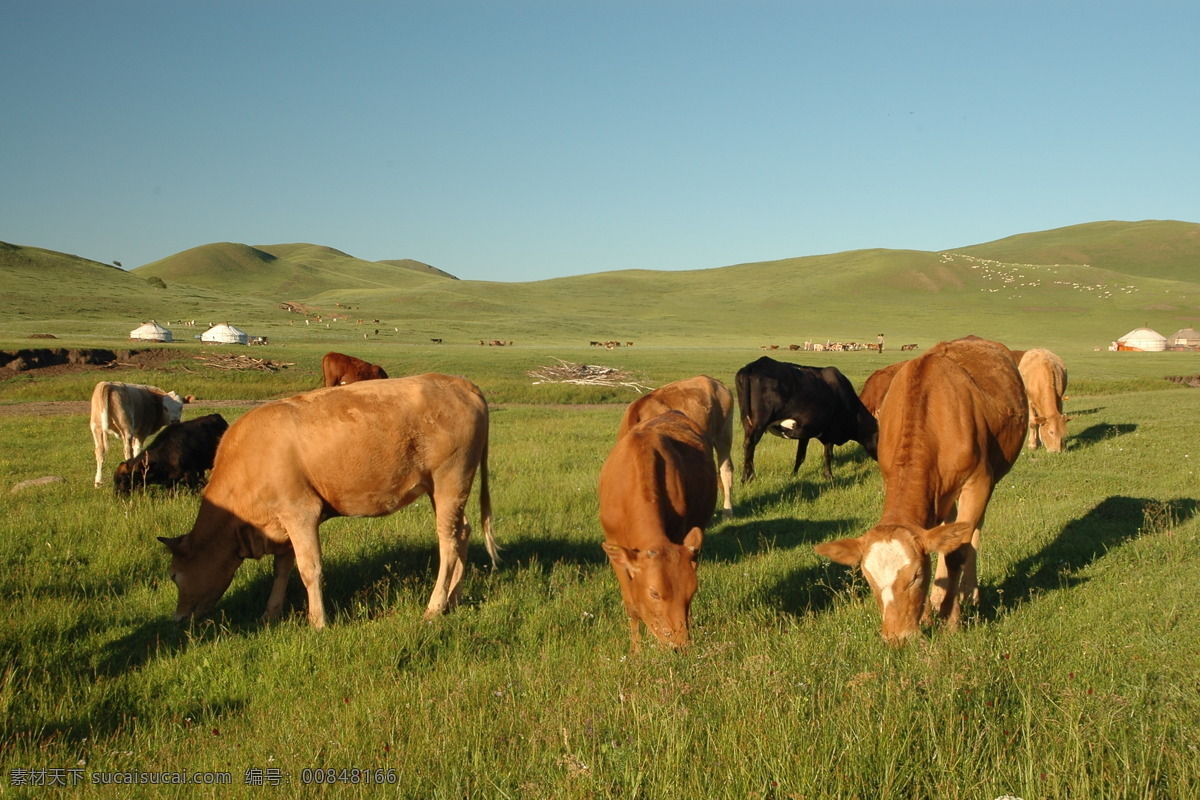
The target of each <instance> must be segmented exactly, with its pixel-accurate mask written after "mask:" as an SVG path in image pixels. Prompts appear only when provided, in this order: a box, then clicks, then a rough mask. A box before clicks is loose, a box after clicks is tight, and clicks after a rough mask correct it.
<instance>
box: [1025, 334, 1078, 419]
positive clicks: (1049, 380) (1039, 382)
mask: <svg viewBox="0 0 1200 800" xmlns="http://www.w3.org/2000/svg"><path fill="white" fill-rule="evenodd" d="M1019 370H1020V373H1021V380H1022V381H1023V382H1024V384H1025V392H1026V393H1027V394H1028V395H1029V401H1030V403H1032V404H1033V407H1034V408H1035V409H1036V410H1037V412H1038V413H1040V414H1051V413H1054V412H1060V413H1061V412H1062V398H1063V394H1064V393H1065V392H1066V390H1067V367H1066V364H1064V363H1063V360H1062V359H1061V358H1059V357H1058V356H1057V355H1055V354H1054V353H1052V352H1050V351H1049V350H1046V349H1044V348H1040V347H1035V348H1033V349H1031V350H1027V351H1025V354H1024V355H1023V356H1022V357H1021V363H1020V366H1019Z"/></svg>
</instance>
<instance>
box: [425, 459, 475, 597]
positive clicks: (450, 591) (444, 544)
mask: <svg viewBox="0 0 1200 800" xmlns="http://www.w3.org/2000/svg"><path fill="white" fill-rule="evenodd" d="M473 477H474V476H472V478H473ZM469 488H470V487H469V486H468V489H469ZM466 504H467V499H466V494H465V493H464V494H462V495H460V496H459V497H457V498H455V500H454V502H449V501H447V502H443V503H438V502H437V501H436V500H435V501H433V508H434V515H435V516H436V517H437V536H438V576H437V581H436V582H435V583H434V585H433V594H431V595H430V596H429V605H428V606H427V607H426V608H425V619H434V618H436V617H438V616H439V615H441V614H444V613H445V612H447V611H449V610H450V609H451V608H453V607H454V606H455V605H456V604H457V603H458V601H459V598H460V597H461V595H462V579H463V572H464V570H465V568H466V563H467V541H468V540H469V539H470V536H471V526H470V525H468V524H467V518H466V515H465V514H463V509H464V508H465V507H466Z"/></svg>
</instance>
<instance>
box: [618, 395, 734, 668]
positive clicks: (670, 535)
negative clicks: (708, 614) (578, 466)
mask: <svg viewBox="0 0 1200 800" xmlns="http://www.w3.org/2000/svg"><path fill="white" fill-rule="evenodd" d="M716 502H717V471H716V468H715V467H714V465H713V454H712V448H711V447H710V446H709V444H708V442H707V440H706V439H705V438H704V436H703V435H702V433H701V431H700V430H699V428H698V427H697V426H696V424H695V423H694V422H692V421H691V420H690V419H688V417H687V416H685V415H684V414H683V413H682V412H679V411H669V412H667V413H666V414H662V415H660V416H657V417H654V418H652V419H648V420H645V421H644V422H640V423H638V424H637V425H635V426H633V427H632V428H630V429H629V430H628V431H627V432H626V433H625V435H623V436H621V437H620V438H619V439H617V444H616V446H615V447H614V448H613V450H612V452H611V453H610V454H609V456H608V459H607V460H606V461H605V462H604V467H603V469H601V471H600V526H601V527H602V528H603V529H604V538H605V542H604V552H605V553H607V554H608V559H609V561H610V562H611V563H612V568H613V572H614V573H616V576H617V582H618V583H619V584H620V585H621V599H622V600H623V601H624V605H625V615H626V617H628V619H629V643H630V647H631V648H632V650H633V651H634V652H637V651H638V649H639V647H640V641H641V626H642V625H643V624H645V626H646V627H647V628H649V629H650V632H651V633H652V634H653V635H654V636H655V637H657V638H658V639H659V641H661V642H663V643H664V644H666V645H668V646H669V647H674V648H679V647H683V646H685V645H687V644H688V641H689V632H688V625H689V620H690V614H691V604H692V597H693V596H694V595H695V594H696V588H697V585H698V584H697V578H696V567H697V561H696V557H697V555H698V554H699V552H700V546H701V544H702V543H703V541H704V528H705V527H706V526H707V525H708V523H709V521H710V520H711V519H712V516H713V510H714V508H715V506H716Z"/></svg>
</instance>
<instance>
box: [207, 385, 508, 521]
mask: <svg viewBox="0 0 1200 800" xmlns="http://www.w3.org/2000/svg"><path fill="white" fill-rule="evenodd" d="M487 435H488V409H487V402H486V401H485V400H484V398H483V394H482V393H481V392H480V391H479V389H478V387H476V386H475V385H474V384H472V383H470V382H469V381H466V380H463V379H461V378H455V377H452V376H448V375H437V374H428V375H418V376H413V377H408V378H392V379H388V380H374V381H365V382H360V383H356V384H352V385H349V386H339V387H335V388H327V389H314V390H313V391H310V392H306V393H304V394H300V395H297V396H295V397H289V398H286V399H284V400H278V401H275V402H273V403H268V404H266V405H262V406H259V407H258V408H255V409H253V410H251V411H250V412H249V413H247V414H245V415H244V416H242V417H241V418H240V419H238V420H237V421H236V422H235V423H234V424H233V425H231V426H230V427H229V430H228V431H227V432H226V433H225V435H224V436H223V437H222V439H221V444H220V446H219V448H218V449H217V456H216V461H215V463H214V465H213V472H212V476H211V478H210V480H209V484H208V487H207V488H206V489H205V499H206V500H207V501H210V502H212V503H216V504H221V505H223V506H224V507H226V508H228V509H230V510H231V511H233V512H234V513H235V514H237V515H239V516H240V517H241V518H243V519H245V520H247V521H250V522H252V523H253V524H254V525H255V526H256V527H257V528H259V529H262V530H264V531H267V532H268V535H271V533H272V532H275V533H276V535H278V536H280V537H282V536H284V533H283V532H282V531H279V530H278V529H279V525H278V523H277V522H276V521H275V520H276V517H277V516H278V515H280V514H283V515H286V514H287V513H288V508H289V506H291V505H293V504H297V505H300V506H304V507H305V508H311V507H313V506H314V504H315V505H316V506H318V507H319V509H320V514H321V517H322V518H329V517H334V516H382V515H385V514H390V513H392V512H393V511H395V510H397V509H398V508H400V507H402V506H404V505H407V503H409V502H411V501H412V500H413V499H415V498H416V497H419V496H421V495H422V494H425V493H426V492H428V491H429V490H430V487H432V486H434V485H435V483H440V482H443V481H444V482H447V483H460V484H465V486H464V487H463V491H464V493H465V492H467V491H469V489H470V485H471V483H472V481H473V479H474V475H475V469H476V466H477V465H478V464H480V461H481V456H482V454H483V453H484V452H486V447H487Z"/></svg>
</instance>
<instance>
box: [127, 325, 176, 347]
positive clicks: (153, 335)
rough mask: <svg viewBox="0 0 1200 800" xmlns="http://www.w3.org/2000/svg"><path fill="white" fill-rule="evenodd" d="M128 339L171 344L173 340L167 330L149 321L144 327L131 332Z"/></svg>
mask: <svg viewBox="0 0 1200 800" xmlns="http://www.w3.org/2000/svg"><path fill="white" fill-rule="evenodd" d="M129 338H130V339H136V340H138V341H140V342H171V341H174V339H175V337H173V336H172V335H171V332H170V331H169V330H167V329H166V328H164V327H163V326H162V325H159V324H158V323H157V322H155V321H154V320H150V321H149V322H147V323H145V324H144V325H139V326H137V327H136V328H134V329H133V330H131V331H130V332H129Z"/></svg>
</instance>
